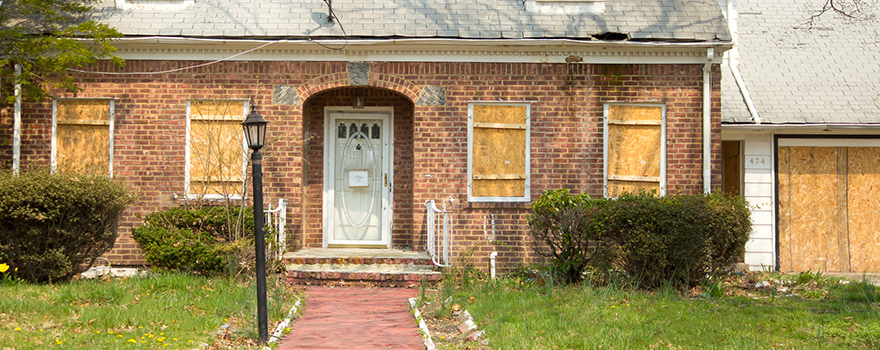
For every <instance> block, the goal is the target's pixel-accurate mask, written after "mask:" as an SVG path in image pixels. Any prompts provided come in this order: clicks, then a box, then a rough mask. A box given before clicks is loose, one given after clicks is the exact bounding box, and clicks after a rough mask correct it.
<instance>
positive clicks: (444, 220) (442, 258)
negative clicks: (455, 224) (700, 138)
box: [425, 199, 452, 267]
mask: <svg viewBox="0 0 880 350" xmlns="http://www.w3.org/2000/svg"><path fill="white" fill-rule="evenodd" d="M425 208H426V209H427V215H428V243H427V245H428V254H430V255H431V261H432V262H434V265H437V266H440V267H450V266H452V259H451V257H452V212H451V211H448V210H446V204H443V209H439V208H437V203H435V202H434V200H433V199H432V200H428V201H425ZM438 219H439V220H438ZM438 221H439V223H438ZM438 225H440V226H441V227H440V229H441V230H442V231H441V232H442V235H443V236H442V237H438V235H437V226H438Z"/></svg>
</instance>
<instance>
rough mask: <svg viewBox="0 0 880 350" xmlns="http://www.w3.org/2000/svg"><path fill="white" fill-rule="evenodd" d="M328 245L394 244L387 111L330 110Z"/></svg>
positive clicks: (326, 178) (326, 203)
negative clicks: (392, 239)
mask: <svg viewBox="0 0 880 350" xmlns="http://www.w3.org/2000/svg"><path fill="white" fill-rule="evenodd" d="M326 119H327V124H326V125H327V130H326V132H325V138H324V140H325V153H324V154H325V156H324V158H325V161H324V169H325V176H324V246H325V247H326V246H332V245H335V246H382V247H390V242H391V240H390V236H391V234H390V233H391V221H390V219H391V193H390V188H391V187H390V184H391V180H392V179H391V175H392V174H391V172H390V170H391V164H393V163H392V161H391V148H392V147H391V142H390V139H391V135H392V134H391V127H390V126H391V123H390V115H389V113H354V112H329V113H327V118H326Z"/></svg>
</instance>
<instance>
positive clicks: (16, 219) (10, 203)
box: [0, 171, 134, 283]
mask: <svg viewBox="0 0 880 350" xmlns="http://www.w3.org/2000/svg"><path fill="white" fill-rule="evenodd" d="M133 201H134V197H133V196H132V195H131V193H130V191H129V189H128V188H127V187H125V186H123V185H121V184H119V183H116V182H113V181H112V180H111V179H109V178H107V177H106V176H85V175H54V174H49V172H47V171H30V172H23V173H22V174H20V175H19V176H12V174H10V173H8V172H5V173H2V174H0V263H6V264H7V265H9V266H11V267H13V268H17V269H18V270H17V271H15V270H12V271H13V275H14V276H15V277H16V278H20V279H23V280H27V281H31V282H50V283H52V282H58V281H64V280H68V279H70V278H71V277H73V275H75V274H77V273H79V272H81V271H83V270H85V269H87V268H88V267H90V266H91V265H92V264H93V263H94V262H95V259H96V258H97V257H99V256H100V255H101V254H104V253H105V252H106V251H108V250H110V248H112V247H113V243H114V242H115V241H116V237H117V234H116V228H117V226H118V222H119V216H120V214H121V213H122V211H123V210H124V209H125V208H126V207H127V206H128V205H129V204H131V203H132V202H133Z"/></svg>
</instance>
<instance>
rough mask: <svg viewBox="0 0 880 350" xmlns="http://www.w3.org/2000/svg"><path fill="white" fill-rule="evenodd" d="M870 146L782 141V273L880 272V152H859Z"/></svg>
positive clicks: (879, 149) (876, 149)
mask: <svg viewBox="0 0 880 350" xmlns="http://www.w3.org/2000/svg"><path fill="white" fill-rule="evenodd" d="M869 142H873V140H832V141H829V142H823V141H821V140H782V139H780V142H779V145H780V147H779V151H778V163H777V164H778V168H777V174H778V178H777V186H778V200H779V208H778V209H779V211H778V214H779V216H778V219H779V226H778V227H779V267H780V269H781V270H782V271H807V270H812V271H823V272H848V271H852V272H880V220H878V218H880V147H858V146H856V145H862V144H866V143H869ZM804 144H807V145H822V146H821V147H817V146H806V145H804ZM825 144H828V146H824V145H825Z"/></svg>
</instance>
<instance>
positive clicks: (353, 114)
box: [323, 107, 394, 248]
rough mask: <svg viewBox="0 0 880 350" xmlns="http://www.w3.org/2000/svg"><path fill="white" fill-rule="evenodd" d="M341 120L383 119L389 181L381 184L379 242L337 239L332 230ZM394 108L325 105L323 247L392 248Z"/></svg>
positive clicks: (383, 149) (383, 154)
mask: <svg viewBox="0 0 880 350" xmlns="http://www.w3.org/2000/svg"><path fill="white" fill-rule="evenodd" d="M337 118H340V119H382V125H383V127H382V170H383V172H384V173H383V176H384V175H386V174H387V176H388V181H387V184H385V185H383V187H382V199H381V202H382V208H381V212H382V217H381V219H380V220H381V221H380V222H381V226H382V228H381V230H380V234H381V237H382V239H381V240H379V241H366V242H362V241H334V240H333V231H334V229H335V224H334V220H333V213H334V212H335V210H334V205H335V203H334V202H335V198H336V189H335V181H334V177H333V175H334V173H335V171H336V169H335V164H334V162H332V161H331V160H332V159H333V157H334V155H335V154H336V149H335V148H336V142H335V141H334V140H335V139H336V122H335V120H336V119H337ZM393 123H394V108H393V107H365V108H363V109H354V108H352V107H325V108H324V206H323V209H324V210H323V212H324V218H323V219H324V226H323V231H324V234H323V247H324V248H327V247H329V246H330V245H340V246H345V245H355V246H375V247H387V248H391V232H392V231H391V224H392V217H393V215H392V214H393V207H394V206H393V204H392V198H393V193H392V192H391V189H392V188H393V186H392V184H393V183H394V158H393V157H394V152H393V150H394V142H393V138H394V124H393Z"/></svg>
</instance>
